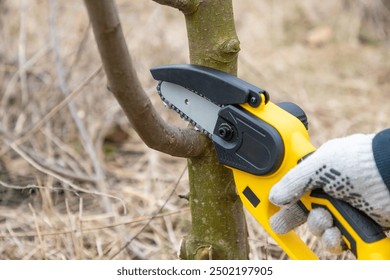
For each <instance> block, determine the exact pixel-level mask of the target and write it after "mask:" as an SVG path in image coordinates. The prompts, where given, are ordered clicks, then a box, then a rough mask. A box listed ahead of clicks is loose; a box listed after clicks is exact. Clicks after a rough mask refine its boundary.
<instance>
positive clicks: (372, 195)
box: [269, 129, 390, 253]
mask: <svg viewBox="0 0 390 280" xmlns="http://www.w3.org/2000/svg"><path fill="white" fill-rule="evenodd" d="M317 188H321V189H323V190H324V191H325V192H326V193H328V194H329V195H330V196H332V197H335V198H337V199H340V200H344V201H346V202H348V203H349V204H350V205H352V206H353V207H355V208H357V209H359V210H361V211H363V212H365V213H366V214H367V215H368V216H370V217H371V218H372V219H373V220H374V221H376V222H377V223H378V224H379V225H381V226H382V227H384V228H389V227H390V129H387V130H384V131H382V132H380V133H378V134H376V135H374V134H371V135H363V134H355V135H351V136H348V137H345V138H340V139H334V140H330V141H328V142H326V143H325V144H324V145H322V146H321V147H320V148H319V149H318V150H317V151H316V152H315V153H314V154H313V155H311V156H310V157H308V158H307V159H306V160H304V161H303V162H302V163H300V164H299V165H298V166H297V167H295V168H294V169H292V170H291V171H290V172H289V173H287V174H286V176H285V177H283V178H282V180H280V182H279V183H277V184H276V185H275V186H274V187H273V188H272V189H271V192H270V197H269V199H270V201H271V202H272V203H274V204H276V205H278V206H282V208H281V210H280V211H279V212H277V213H276V214H275V215H274V216H272V217H271V219H270V223H271V226H272V228H273V230H274V231H275V232H277V233H280V234H283V233H286V232H288V231H290V230H292V229H293V228H295V227H297V226H298V225H300V224H302V223H304V222H305V221H306V220H307V226H308V228H309V230H310V231H311V232H312V233H313V234H314V235H317V236H320V237H321V238H322V242H323V244H324V245H325V248H326V249H327V250H328V251H330V252H333V253H341V252H342V250H343V244H342V239H341V233H340V231H339V230H338V229H337V228H336V227H334V226H333V220H332V217H331V215H330V213H329V212H328V211H326V210H324V209H319V208H318V209H314V210H312V211H311V212H310V214H309V215H307V214H306V213H305V212H304V211H303V210H302V209H301V208H300V207H298V205H297V204H295V202H296V201H298V200H299V199H300V197H301V196H302V195H303V194H304V193H305V192H306V191H309V190H313V189H317Z"/></svg>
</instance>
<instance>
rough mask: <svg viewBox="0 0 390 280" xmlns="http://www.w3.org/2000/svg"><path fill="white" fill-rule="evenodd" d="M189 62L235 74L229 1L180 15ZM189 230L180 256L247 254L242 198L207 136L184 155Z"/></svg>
mask: <svg viewBox="0 0 390 280" xmlns="http://www.w3.org/2000/svg"><path fill="white" fill-rule="evenodd" d="M185 18H186V26H187V33H188V43H189V50H190V62H191V63H193V64H199V65H204V66H209V67H212V68H216V69H219V70H222V71H225V72H228V73H231V74H233V75H237V57H238V52H239V50H240V46H239V40H238V38H237V35H236V31H235V25H234V17H233V7H232V1H231V0H212V1H211V0H210V1H200V3H199V5H198V7H197V10H196V11H195V12H193V13H188V14H185ZM188 166H189V181H190V196H189V198H190V206H191V215H192V230H191V232H190V234H189V235H187V236H186V237H185V238H184V240H183V242H182V247H181V249H180V257H181V258H183V259H247V258H248V252H249V246H248V241H247V235H248V233H247V227H246V221H245V216H244V212H243V208H242V203H241V201H240V199H239V197H238V195H237V193H236V188H235V185H234V179H233V175H232V173H231V171H230V170H229V169H227V168H225V167H224V166H222V165H220V164H219V162H218V159H217V156H216V153H215V150H214V146H213V144H212V143H211V141H209V142H208V146H207V148H206V153H205V154H204V155H203V156H201V157H196V158H195V157H193V158H191V159H189V160H188Z"/></svg>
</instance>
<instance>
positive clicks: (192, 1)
mask: <svg viewBox="0 0 390 280" xmlns="http://www.w3.org/2000/svg"><path fill="white" fill-rule="evenodd" d="M153 1H154V2H156V3H159V4H161V5H166V6H170V7H172V8H176V9H179V10H180V11H182V12H183V14H192V13H194V12H195V11H196V9H197V8H198V6H199V3H200V2H199V0H153Z"/></svg>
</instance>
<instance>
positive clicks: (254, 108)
mask: <svg viewBox="0 0 390 280" xmlns="http://www.w3.org/2000/svg"><path fill="white" fill-rule="evenodd" d="M151 73H152V76H153V78H154V79H155V80H157V81H159V84H158V86H157V91H158V93H159V95H160V97H161V99H162V100H163V101H164V102H165V103H166V104H167V105H168V106H169V107H170V108H172V109H174V110H175V111H176V112H177V113H179V114H180V115H181V117H182V118H184V119H186V120H187V121H189V122H190V123H191V124H193V125H194V127H196V128H197V129H198V130H199V131H200V132H202V133H204V134H206V135H207V136H208V137H210V138H211V139H212V141H213V143H214V146H215V150H216V153H217V156H218V159H219V161H220V163H221V164H223V165H225V166H226V167H228V168H230V169H231V170H232V171H233V176H234V180H235V185H236V188H237V193H238V194H239V196H240V198H241V200H242V203H243V205H244V207H245V208H246V209H247V210H248V211H249V212H250V213H251V214H252V215H253V216H254V217H255V219H256V220H257V221H258V222H259V223H260V224H261V226H262V227H263V228H264V229H265V230H266V231H267V232H268V233H269V234H270V236H271V237H272V238H273V239H274V240H275V241H276V242H277V243H278V244H279V246H280V247H281V248H282V249H283V250H284V251H285V252H286V254H287V255H288V256H289V257H290V258H291V259H306V260H309V259H318V256H317V255H316V254H315V253H314V252H313V251H312V250H311V249H310V248H309V246H308V245H307V244H306V243H305V242H304V241H303V240H302V239H301V237H300V236H299V235H298V234H297V233H296V232H295V231H290V232H288V233H287V234H282V235H281V234H277V233H275V232H274V231H273V230H272V228H271V226H270V223H269V219H270V217H271V216H272V215H273V214H274V213H276V212H277V211H278V210H279V208H278V207H277V206H275V205H273V204H272V203H270V202H269V200H268V196H269V192H270V189H271V188H272V186H273V185H274V184H276V183H277V182H278V181H279V180H280V179H281V178H282V177H283V176H284V175H285V174H286V173H287V172H288V171H289V170H290V169H291V168H293V167H294V166H296V165H297V164H299V162H300V161H301V160H303V159H304V158H305V157H306V156H308V155H310V154H311V153H313V152H314V151H315V148H314V147H313V145H312V144H311V143H310V139H309V135H308V132H307V128H308V121H307V117H306V114H305V112H304V111H303V110H302V109H301V108H300V107H299V106H297V105H296V104H294V103H291V102H282V103H278V104H274V103H273V102H271V101H270V95H269V94H268V92H267V91H265V90H264V89H261V88H259V87H256V86H254V85H252V84H250V83H247V82H245V81H243V80H241V79H239V78H237V77H235V76H233V75H230V74H227V73H224V72H221V71H218V70H215V69H212V68H208V67H204V66H198V65H191V64H178V65H165V66H159V67H155V68H152V69H151ZM299 205H300V206H301V207H302V208H303V209H304V210H305V211H310V210H312V209H313V208H316V207H323V208H326V209H327V210H328V211H329V212H330V213H331V214H332V216H333V219H334V224H335V226H337V227H338V229H339V230H340V231H341V233H342V237H343V240H344V241H345V243H346V245H347V247H348V249H349V250H351V251H352V252H353V254H354V255H355V256H356V258H357V259H390V238H387V236H386V235H385V234H384V233H383V231H382V228H381V227H380V226H379V225H378V224H376V223H375V222H374V221H373V220H371V219H370V218H369V217H368V216H367V215H365V214H364V213H363V212H360V211H359V210H357V209H355V208H353V207H351V206H350V205H349V204H347V203H345V202H343V201H340V200H337V199H334V198H332V197H330V196H329V195H328V194H326V193H325V192H323V191H322V190H319V189H316V190H313V191H311V192H308V193H307V194H306V195H305V196H304V197H302V199H301V200H300V201H299Z"/></svg>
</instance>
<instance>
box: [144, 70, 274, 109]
mask: <svg viewBox="0 0 390 280" xmlns="http://www.w3.org/2000/svg"><path fill="white" fill-rule="evenodd" d="M150 72H151V73H152V76H153V78H154V79H155V80H158V81H166V82H170V83H174V84H177V85H180V86H182V87H185V88H187V89H189V90H191V91H195V92H197V93H198V94H201V95H203V96H205V97H206V98H207V99H209V100H211V101H212V102H214V103H215V104H217V105H232V104H244V103H248V104H249V105H250V106H252V107H258V106H259V105H260V104H261V101H262V98H264V101H265V103H267V102H268V100H269V94H268V92H266V91H265V90H264V89H261V88H259V87H256V86H254V85H252V84H250V83H248V82H245V81H243V80H241V79H239V78H237V77H235V76H233V75H230V74H228V73H225V72H222V71H219V70H216V69H213V68H210V67H205V66H200V65H193V64H174V65H163V66H158V67H154V68H152V69H150Z"/></svg>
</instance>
